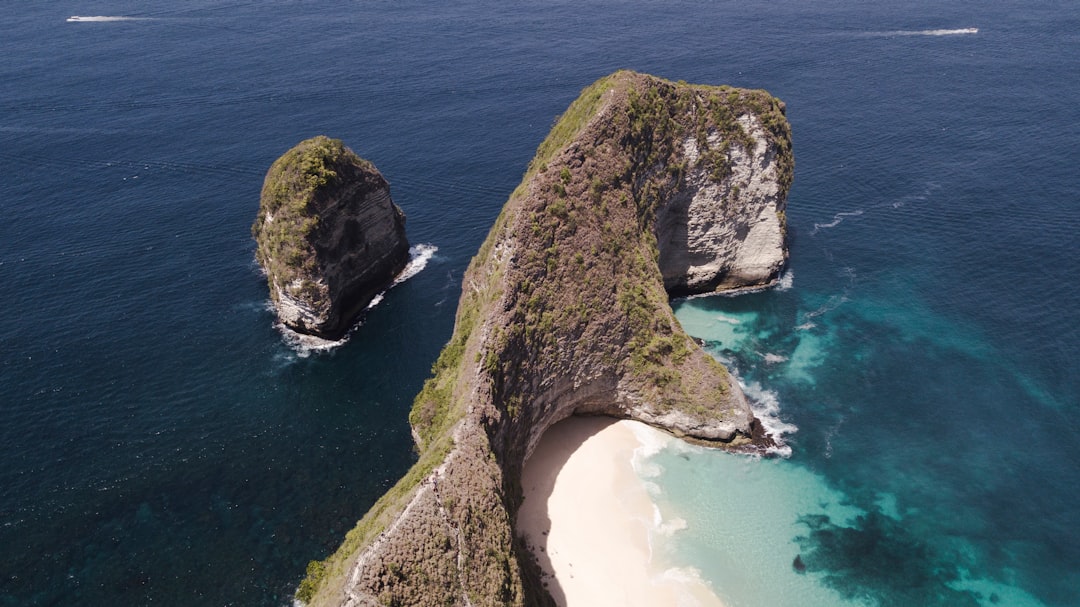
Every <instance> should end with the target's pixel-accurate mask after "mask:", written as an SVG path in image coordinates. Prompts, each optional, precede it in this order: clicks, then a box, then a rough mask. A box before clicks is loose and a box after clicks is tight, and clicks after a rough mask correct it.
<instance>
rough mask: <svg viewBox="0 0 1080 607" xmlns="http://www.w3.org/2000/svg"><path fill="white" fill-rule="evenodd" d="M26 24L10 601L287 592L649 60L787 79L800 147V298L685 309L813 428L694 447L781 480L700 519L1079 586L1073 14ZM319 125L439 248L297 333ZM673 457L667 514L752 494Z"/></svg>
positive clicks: (822, 557)
mask: <svg viewBox="0 0 1080 607" xmlns="http://www.w3.org/2000/svg"><path fill="white" fill-rule="evenodd" d="M72 15H91V16H106V17H108V16H114V17H116V16H120V17H138V18H139V19H138V20H108V21H95V22H68V21H67V19H68V18H69V17H70V16H72ZM965 28H978V32H977V33H964V32H961V33H956V32H953V33H949V32H945V33H943V32H941V31H939V30H958V29H959V30H962V29H965ZM0 31H2V35H0V57H2V58H3V59H2V60H0V161H2V162H3V163H4V169H5V170H4V172H3V177H2V178H0V214H2V216H3V217H4V221H2V222H0V285H2V286H3V288H2V289H0V309H2V310H3V312H4V313H3V314H2V315H0V487H3V491H0V563H3V567H2V568H0V605H5V606H7V605H12V606H14V605H20V606H21V605H55V604H79V605H116V604H124V605H145V604H155V605H192V604H220V605H282V604H286V603H287V602H288V601H289V597H290V596H291V593H292V589H293V588H294V587H295V585H296V583H297V582H298V580H299V579H300V577H301V576H302V575H303V571H304V566H305V565H306V563H307V562H308V561H309V560H312V559H318V558H322V557H324V556H326V555H327V554H328V553H329V552H330V551H332V550H333V549H334V548H335V547H336V546H337V545H338V543H339V542H340V541H341V539H342V537H343V535H344V533H345V532H346V530H347V529H349V528H350V527H351V526H352V525H353V523H354V522H355V521H356V520H357V519H358V518H359V517H360V516H361V515H362V514H363V512H364V511H365V510H366V509H367V508H368V507H369V506H370V505H371V504H372V503H373V502H374V500H375V499H377V498H378V496H379V495H381V494H382V492H384V491H385V490H386V489H387V488H388V487H389V486H390V485H391V484H392V483H393V482H394V481H395V480H396V479H397V478H398V477H399V476H400V475H401V474H403V473H404V471H405V470H406V469H407V468H408V466H409V465H410V463H411V462H412V461H413V457H414V456H413V453H412V445H411V439H410V436H409V430H408V426H407V422H406V415H407V411H408V408H409V405H410V403H411V400H412V397H413V396H414V395H415V394H416V392H417V391H418V390H419V388H420V386H421V385H422V383H423V381H424V379H425V377H426V376H427V374H428V371H429V369H430V366H431V363H432V362H433V361H434V360H435V357H436V356H437V354H438V351H439V349H440V348H441V347H442V345H443V344H444V343H445V341H446V339H447V338H448V337H449V335H450V331H451V329H452V324H453V315H454V307H455V304H456V301H457V298H458V295H459V293H460V288H461V284H460V281H461V275H462V272H463V270H464V268H465V267H466V265H467V264H468V262H469V259H470V258H471V256H472V255H473V254H475V252H476V250H477V248H478V246H479V245H480V243H481V241H482V240H483V238H484V236H485V234H486V233H487V231H488V229H489V228H490V226H491V224H492V222H493V221H494V220H495V218H496V216H497V215H498V212H499V209H500V208H501V206H502V204H503V203H504V202H505V200H506V198H507V196H508V195H509V193H510V192H511V191H512V190H513V188H514V187H515V186H516V185H517V183H518V181H519V180H520V177H521V175H522V173H523V172H524V170H525V167H526V165H527V163H528V161H529V159H530V158H531V157H532V155H533V152H534V150H535V149H536V146H537V145H538V144H539V142H540V141H541V140H542V138H543V136H544V135H545V134H546V133H547V131H548V129H549V128H550V126H551V124H552V122H553V120H554V118H555V117H556V116H557V115H558V114H559V113H560V112H561V111H563V110H564V109H565V108H566V106H567V105H568V104H569V103H570V101H572V100H573V99H574V98H575V97H576V96H577V94H578V92H579V91H580V90H581V89H582V88H583V87H584V86H586V85H587V84H589V83H591V82H592V81H594V80H595V79H596V78H598V77H600V76H603V75H605V74H607V73H610V72H611V71H613V70H615V69H618V68H632V69H637V70H641V71H646V72H652V73H656V74H658V75H661V76H665V77H668V78H671V79H674V80H678V79H683V80H687V81H689V82H702V83H714V84H720V83H726V84H732V85H737V86H749V87H755V88H765V89H768V90H769V91H770V92H772V93H773V94H775V95H777V96H779V97H780V98H782V99H783V100H784V101H785V102H786V103H787V108H788V110H787V111H788V117H789V119H790V121H791V123H792V126H793V132H794V147H795V154H796V162H797V166H796V174H795V185H794V188H793V190H792V192H791V197H790V205H789V209H788V213H787V217H788V221H789V236H790V238H791V243H792V256H791V286H790V288H787V289H786V290H779V291H770V292H767V293H761V294H757V295H748V296H744V297H739V298H735V299H705V300H691V301H689V302H684V303H681V304H679V306H680V310H679V315H680V317H681V318H683V319H684V322H685V324H686V325H687V328H688V329H690V331H691V333H695V334H699V335H700V336H701V337H703V338H705V339H707V340H710V343H709V349H710V351H711V352H713V353H714V354H716V355H717V356H718V357H720V358H721V359H723V360H725V361H726V362H728V363H730V364H731V365H732V366H733V367H734V368H735V369H736V370H737V371H738V373H739V374H740V376H741V377H742V378H743V380H744V381H745V382H746V383H747V385H748V387H750V388H751V389H750V390H748V391H749V392H750V393H751V394H756V395H758V396H759V400H760V401H761V402H762V403H765V404H766V405H768V408H769V411H770V415H771V417H772V418H773V419H774V420H775V424H777V425H776V426H775V427H778V428H780V427H783V426H782V425H781V424H786V425H788V426H793V427H797V428H798V430H797V431H794V430H792V429H790V428H789V433H788V445H789V447H790V449H791V454H790V457H789V458H788V459H786V460H783V461H776V462H771V461H770V462H758V463H756V464H755V463H754V462H743V461H742V460H735V461H739V462H741V463H739V464H725V465H729V466H735V468H736V469H735V470H727V469H723V468H716V469H714V468H712V466H714V464H711V463H709V462H708V460H703V461H701V462H698V461H697V459H698V458H696V456H694V455H692V454H691V455H688V457H690V458H691V461H692V462H694V470H695V474H707V475H708V476H706V477H704V478H705V479H706V480H705V482H700V481H695V483H696V484H697V485H704V486H705V487H709V488H712V487H714V486H715V487H717V488H719V487H722V486H725V485H726V484H728V483H729V480H728V477H729V476H730V477H733V478H751V479H754V480H753V482H750V481H747V483H746V484H747V485H748V486H750V487H760V490H761V494H760V495H761V496H760V498H758V499H759V501H760V502H762V503H764V504H767V505H769V507H765V506H764V505H763V506H762V507H761V508H760V510H761V512H760V514H761V515H762V517H764V518H762V519H754V520H760V523H752V524H751V523H750V522H746V523H744V524H742V526H741V527H740V523H739V522H738V521H733V520H730V519H735V518H737V517H735V516H727V517H725V522H724V524H723V525H722V526H721V525H716V524H714V523H708V522H697V521H698V519H695V518H694V517H693V516H691V513H690V512H688V513H687V514H686V515H685V516H684V518H685V519H686V520H687V521H688V524H690V525H691V526H692V527H694V526H696V528H697V529H699V530H702V529H706V530H714V531H715V532H717V533H721V532H726V531H724V530H731V532H732V533H736V532H738V530H739V529H755V528H760V529H762V531H761V532H760V534H759V535H760V536H761V537H768V538H775V542H773V540H771V539H770V540H769V541H768V542H760V544H761V548H760V550H761V553H762V555H763V556H761V558H760V559H758V558H756V557H755V558H754V559H749V560H752V561H754V562H757V561H759V560H760V561H761V562H762V563H764V565H763V566H762V567H763V569H764V570H767V571H769V572H775V573H776V574H777V575H780V574H781V570H783V571H784V572H787V571H789V569H790V559H791V558H793V554H792V551H793V549H794V548H795V547H796V546H797V548H798V550H799V553H801V554H802V555H803V558H804V559H805V562H806V563H807V565H808V569H810V571H809V572H808V573H807V574H806V576H805V577H804V578H794V577H792V578H791V579H794V580H796V581H800V582H801V583H806V582H805V580H812V581H813V583H814V584H815V585H816V586H820V587H821V588H824V589H825V590H827V591H828V592H833V593H839V594H840V595H844V596H848V595H850V596H857V597H860V600H865V601H869V602H871V603H874V602H876V603H880V604H882V605H897V604H904V605H913V604H928V605H933V604H935V602H936V604H950V603H951V604H960V605H962V604H964V603H963V601H967V600H968V599H969V598H971V595H967V594H961V593H959V590H957V589H958V588H961V585H960V584H962V582H961V581H960V580H962V579H964V578H965V577H967V578H975V579H992V580H997V581H998V582H999V583H1001V584H1004V585H1006V586H1008V587H1009V588H1019V589H1023V591H1025V592H1028V593H1030V594H1031V595H1034V596H1035V597H1036V598H1037V599H1038V600H1039V601H1041V602H1042V603H1044V604H1046V605H1050V606H1073V605H1078V604H1080V594H1078V591H1077V589H1078V588H1080V579H1078V578H1077V575H1078V574H1077V569H1076V566H1075V563H1080V536H1078V532H1077V529H1080V508H1078V507H1077V506H1076V504H1078V503H1080V495H1078V491H1080V475H1078V472H1077V471H1078V470H1080V427H1078V422H1077V421H1076V420H1077V419H1078V416H1077V407H1078V406H1080V404H1078V403H1080V366H1078V364H1080V363H1078V361H1080V322H1078V321H1080V318H1078V317H1077V310H1080V288H1077V287H1076V285H1075V284H1074V281H1073V280H1072V277H1074V276H1077V275H1080V258H1078V256H1077V255H1076V252H1075V240H1076V239H1075V235H1076V234H1077V233H1078V231H1080V211H1078V209H1080V206H1078V205H1077V204H1076V203H1077V199H1078V197H1080V192H1078V190H1077V186H1076V178H1075V174H1076V161H1077V158H1080V150H1078V148H1077V142H1078V141H1080V131H1078V128H1080V127H1078V125H1080V106H1077V104H1076V103H1075V100H1076V99H1078V98H1080V78H1078V77H1077V71H1076V61H1075V57H1077V56H1080V35H1078V32H1080V11H1078V8H1077V6H1076V3H1075V2H1068V1H1064V0H1060V1H1056V0H1051V1H1047V2H1038V3H1034V4H1033V3H1030V2H1019V1H1015V2H1012V1H1002V0H995V1H992V2H973V1H969V0H946V1H944V2H942V1H935V2H929V1H924V0H916V1H913V2H905V3H900V4H897V3H893V4H887V5H879V4H868V3H865V2H854V1H847V0H824V1H821V2H814V3H806V2H798V1H795V0H779V1H778V0H770V1H768V2H766V1H764V0H747V1H740V2H730V1H723V0H718V1H706V0H673V1H670V2H663V3H659V2H653V1H649V0H618V1H596V2H584V3H582V2H565V1H553V2H535V3H531V4H521V3H505V2H503V3H499V2H494V1H478V2H470V3H466V4H461V5H448V4H446V3H437V2H427V1H413V2H410V1H406V2H398V1H394V2H391V1H389V0H370V1H364V2H343V1H338V0H333V1H329V2H323V3H297V2H292V1H286V0H269V1H266V2H259V3H254V4H251V3H248V4H244V3H219V2H210V1H205V0H196V1H193V2H188V3H185V4H184V5H183V6H176V5H174V4H168V5H165V4H160V3H155V2H132V1H128V0H117V1H109V0H93V1H90V2H82V1H79V2H75V1H69V0H64V1H60V2H54V3H30V4H25V3H24V4H20V5H18V6H15V7H11V9H10V10H9V11H8V14H7V15H6V16H5V20H4V22H3V25H2V26H0ZM318 133H325V134H329V135H331V136H334V137H339V138H342V139H344V140H345V142H346V143H347V144H348V145H350V146H351V147H353V148H354V149H355V150H356V151H357V152H358V153H360V154H361V155H363V156H365V157H367V158H369V159H371V160H372V161H373V162H374V163H375V164H376V165H377V166H378V167H379V168H380V170H381V171H382V172H383V173H384V174H385V175H386V176H387V178H388V179H389V181H390V182H391V187H392V194H393V196H394V198H395V201H396V202H398V204H400V205H401V206H402V207H403V209H404V210H405V212H406V214H407V215H408V230H409V236H410V240H411V241H412V242H413V243H426V244H432V245H434V246H437V247H438V252H437V253H436V254H435V256H434V257H433V258H432V259H431V260H430V262H429V263H428V265H427V267H426V269H424V270H423V271H422V272H421V273H420V274H419V275H417V276H415V277H414V278H412V279H410V280H409V281H408V282H406V283H404V284H402V285H400V286H398V287H397V288H395V289H394V290H393V291H391V292H390V293H388V294H387V296H386V298H385V300H384V301H383V302H382V303H381V304H380V305H379V306H378V307H376V308H375V309H374V310H372V311H371V312H370V314H368V316H367V318H366V319H365V324H364V326H363V327H362V328H361V330H359V331H357V332H356V333H355V334H354V335H353V337H352V339H351V340H350V341H349V343H348V344H346V345H345V346H343V347H341V348H339V349H336V350H334V351H333V352H332V353H329V354H323V355H313V356H310V357H307V358H300V357H298V356H297V355H296V353H295V352H294V351H293V350H292V349H291V348H290V347H289V346H288V345H286V344H285V343H284V342H283V340H282V337H281V335H280V334H279V333H278V332H277V331H276V330H275V329H274V327H273V322H272V315H271V314H270V313H269V312H268V311H267V310H266V306H265V302H266V299H267V291H266V285H265V282H264V280H263V278H262V277H261V276H260V275H259V273H258V270H257V268H256V267H255V265H254V263H253V244H252V242H251V239H250V235H249V228H250V225H251V222H252V220H253V218H254V216H255V210H256V206H257V199H258V195H259V189H260V186H261V182H262V176H263V174H264V172H265V170H266V168H267V167H268V166H269V165H270V163H271V162H272V161H273V159H274V158H276V157H277V156H278V155H280V154H281V153H282V152H284V151H285V150H287V149H288V148H289V147H291V146H292V145H294V144H295V143H296V142H297V141H299V140H301V139H303V138H306V137H310V136H312V135H314V134H318ZM693 317H697V320H694V318H693ZM721 317H723V318H721ZM733 321H738V322H737V323H736V322H733ZM695 323H697V324H699V325H700V328H696V327H694V325H695ZM663 457H666V455H661V456H658V458H661V459H662V458H663ZM675 459H676V460H677V461H672V462H671V465H668V466H666V468H667V469H668V470H669V472H668V474H667V476H668V477H670V480H671V481H672V483H671V484H670V486H667V487H665V491H666V494H667V495H669V496H671V497H670V501H671V504H672V507H681V506H680V504H681V502H685V503H686V504H687V505H688V506H687V508H688V510H689V509H690V508H689V505H691V504H695V503H706V504H711V503H713V501H714V500H718V499H719V498H718V497H717V496H713V497H712V498H709V499H705V500H701V499H699V498H695V497H692V496H686V497H685V498H683V497H678V495H679V486H678V483H677V482H675V481H676V480H677V479H678V478H679V476H680V474H682V473H681V472H680V471H679V470H678V469H677V464H679V463H680V462H685V461H687V460H683V459H681V457H677V456H676V457H675ZM721 461H724V462H727V460H721ZM715 465H716V466H721V464H715ZM688 474H689V473H688ZM740 474H741V475H743V476H738V475H740ZM695 478H696V477H695ZM789 484H790V485H792V486H795V487H805V489H801V490H799V491H797V492H796V493H794V494H792V493H786V491H787V489H786V488H787V487H788V485H789ZM684 488H687V487H684ZM808 496H809V497H808ZM810 497H813V498H814V499H817V500H819V501H820V500H825V501H827V502H828V503H829V504H841V505H846V506H845V507H850V508H854V509H855V510H854V512H858V513H862V514H863V516H864V517H866V518H864V519H861V520H860V519H858V518H855V519H850V518H844V517H842V516H840V515H839V514H833V510H832V509H833V508H835V506H829V507H828V508H825V507H823V508H824V510H822V509H815V508H813V507H810V505H807V504H811V503H812V501H813V500H811V499H810ZM808 500H809V501H808ZM788 502H790V503H791V504H793V505H792V506H791V507H790V508H789V507H781V505H783V504H786V503H788ZM716 503H717V504H719V503H720V502H719V501H717V502H716ZM879 504H888V508H886V507H885V506H880V511H881V512H880V514H878V511H879V506H878V505H879ZM796 505H797V506H796ZM774 506H775V507H774ZM700 510H701V512H700V514H701V516H706V515H710V516H711V515H713V514H716V513H713V512H712V511H711V510H709V509H708V508H701V509H700ZM727 512H728V513H729V514H730V512H731V510H727ZM822 512H825V513H826V514H829V516H830V518H829V521H828V522H826V521H824V520H823V519H820V518H806V517H808V516H813V515H817V514H821V513H822ZM750 514H759V513H756V512H750V513H747V515H748V516H749V515H750ZM694 516H696V515H694ZM800 517H802V519H801V520H803V522H800ZM755 525H758V527H755ZM766 527H767V528H768V529H769V531H768V532H767V533H766V531H765V529H766ZM700 535H701V537H710V533H704V532H703V533H701V534H700ZM799 536H803V537H804V538H805V539H804V540H802V541H801V542H800V541H798V540H796V539H795V538H797V537H799ZM792 542H795V543H794V544H793V543H792ZM740 543H745V542H740ZM774 545H775V548H774V549H773V550H774V551H775V553H776V554H777V555H780V554H782V555H783V559H780V557H779V556H776V557H775V558H772V557H768V558H767V557H766V556H764V555H765V554H768V553H770V547H771V546H774ZM677 550H678V551H679V552H682V551H683V550H687V551H689V550H690V548H681V547H677ZM700 550H702V551H707V550H708V548H707V547H702V548H700ZM900 554H903V555H905V558H900V557H899V556H898V555H900ZM695 558H696V557H695ZM770 559H771V560H770ZM696 560H697V561H700V562H701V563H702V570H703V571H706V572H707V567H705V565H707V564H708V561H709V559H708V558H704V557H702V558H696ZM754 575H761V574H754ZM785 575H786V574H785ZM792 575H793V574H792ZM789 577H790V576H789ZM732 587H733V588H734V587H735V585H734V584H733V585H732ZM980 592H982V593H983V595H984V596H983V599H980V600H982V601H983V602H984V603H985V602H986V601H988V600H989V597H990V594H989V592H987V591H986V590H980ZM996 592H997V593H998V595H999V598H1000V599H1001V601H1000V602H999V604H1009V602H1010V601H1012V602H1014V603H1016V602H1019V599H1013V598H1011V597H1012V596H1013V595H1010V594H1007V593H1006V591H1005V590H998V591H996ZM1010 592H1012V591H1010ZM913 593H914V594H913ZM1002 597H1010V598H1009V599H1008V600H1006V599H1005V598H1002ZM972 600H974V599H972ZM747 604H752V603H747Z"/></svg>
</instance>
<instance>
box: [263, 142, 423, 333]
mask: <svg viewBox="0 0 1080 607" xmlns="http://www.w3.org/2000/svg"><path fill="white" fill-rule="evenodd" d="M251 233H252V236H254V238H255V242H256V244H257V248H256V253H255V255H256V258H257V259H258V261H259V264H260V265H261V266H262V267H263V270H265V271H266V276H267V282H268V283H269V285H270V298H271V300H272V301H273V302H274V307H275V308H276V310H277V315H278V319H279V320H281V322H282V323H283V324H284V325H285V326H287V327H289V328H290V329H292V330H294V331H296V332H298V333H306V334H309V335H316V336H318V337H322V338H326V339H338V338H340V337H341V336H342V335H344V334H345V332H346V331H348V330H349V327H350V326H351V325H352V322H353V320H354V319H355V318H356V315H357V314H359V313H360V312H361V311H363V309H364V308H365V307H367V305H368V303H370V302H371V300H372V298H374V297H375V296H376V295H378V294H379V292H381V291H382V290H384V289H385V288H386V287H387V286H388V285H389V284H390V283H391V282H392V281H393V280H394V277H395V276H396V275H397V274H398V273H399V272H400V271H401V270H402V268H404V267H405V264H407V263H408V261H409V242H408V240H406V238H405V214H404V213H402V212H401V209H400V208H398V206H397V205H395V204H394V202H393V200H391V199H390V185H389V184H388V183H387V182H386V179H384V178H383V176H382V174H381V173H379V171H378V169H376V168H375V165H373V164H371V163H370V162H368V161H366V160H364V159H362V158H360V157H359V156H357V155H356V154H355V153H354V152H353V151H352V150H350V149H349V148H347V147H345V145H344V144H342V142H341V141H340V140H338V139H330V138H328V137H324V136H319V137H313V138H311V139H307V140H305V141H302V142H300V143H299V144H297V145H296V146H295V147H294V148H292V149H291V150H289V151H288V152H285V154H283V155H282V156H281V157H280V158H278V159H277V160H276V161H275V162H274V164H273V165H271V166H270V170H269V171H267V173H266V179H265V180H264V181H263V188H262V195H261V197H260V201H259V214H258V217H257V218H256V219H255V223H254V225H252V227H251Z"/></svg>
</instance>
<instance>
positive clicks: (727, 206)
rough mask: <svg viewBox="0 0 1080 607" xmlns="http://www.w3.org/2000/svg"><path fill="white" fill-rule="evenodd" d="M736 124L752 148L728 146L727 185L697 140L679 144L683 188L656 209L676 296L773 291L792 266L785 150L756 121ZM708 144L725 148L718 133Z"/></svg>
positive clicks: (668, 283)
mask: <svg viewBox="0 0 1080 607" xmlns="http://www.w3.org/2000/svg"><path fill="white" fill-rule="evenodd" d="M737 122H738V124H739V125H740V127H741V128H742V129H743V131H744V132H745V133H746V135H747V136H748V142H749V145H744V144H743V143H742V142H736V143H734V144H732V145H730V146H729V149H728V152H727V155H728V158H729V166H730V173H729V174H727V175H726V176H724V177H723V178H722V179H719V180H717V179H714V178H713V177H712V176H710V174H709V169H708V168H707V167H706V165H704V164H702V163H700V159H701V148H700V146H699V145H698V142H697V139H696V138H695V137H692V136H691V137H687V138H685V139H684V140H683V141H682V142H681V148H682V155H683V158H684V159H685V162H687V163H688V165H689V166H690V168H689V170H688V171H687V174H686V176H685V183H684V185H683V187H682V189H681V190H680V191H678V192H677V193H676V194H675V195H674V196H672V197H671V198H670V199H669V200H668V201H667V202H666V203H665V204H663V205H661V206H660V208H659V209H657V219H656V231H657V240H658V241H659V247H660V260H659V265H660V272H661V273H662V274H663V276H664V287H665V288H667V290H668V292H670V293H672V294H673V295H685V294H691V293H707V292H711V291H729V290H733V289H739V288H745V287H752V288H757V287H761V286H764V285H768V284H771V283H773V282H775V281H776V279H777V278H778V277H779V275H780V272H781V270H782V269H783V267H784V264H785V263H786V262H787V258H788V250H787V241H786V240H785V237H784V236H785V222H784V211H785V208H786V199H787V191H786V190H787V188H786V187H784V186H783V185H782V181H781V174H782V173H783V171H784V168H783V167H782V164H783V163H784V161H785V160H784V156H783V153H782V151H781V150H779V149H778V145H780V144H779V143H777V142H775V141H772V140H770V138H769V137H768V135H767V133H766V131H765V129H764V127H763V126H762V124H761V120H760V119H758V118H757V117H756V116H754V115H753V114H743V115H741V116H739V117H738V118H737ZM707 137H708V139H707V140H708V142H709V144H710V145H711V146H713V147H716V146H719V145H722V141H721V135H720V134H719V133H716V132H713V133H710V134H709V135H708V136H707Z"/></svg>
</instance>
